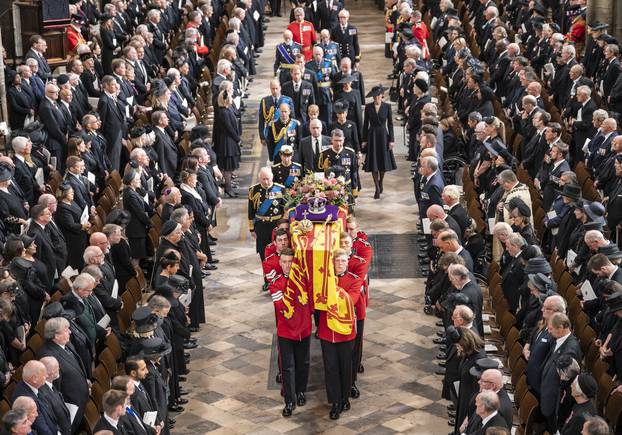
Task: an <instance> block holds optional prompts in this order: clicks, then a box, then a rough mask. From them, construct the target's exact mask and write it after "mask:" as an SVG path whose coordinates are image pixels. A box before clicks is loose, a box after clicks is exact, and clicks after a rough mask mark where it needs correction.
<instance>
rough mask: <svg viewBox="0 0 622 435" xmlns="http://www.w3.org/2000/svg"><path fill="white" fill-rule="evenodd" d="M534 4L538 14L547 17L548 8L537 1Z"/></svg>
mask: <svg viewBox="0 0 622 435" xmlns="http://www.w3.org/2000/svg"><path fill="white" fill-rule="evenodd" d="M533 3H534V5H533V9H534V10H535V11H536V12H537V13H539V14H540V15H546V12H547V10H546V8H545V7H544V5H542V3H540V2H537V1H536V2H533Z"/></svg>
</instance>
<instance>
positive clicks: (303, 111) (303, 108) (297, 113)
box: [282, 80, 315, 124]
mask: <svg viewBox="0 0 622 435" xmlns="http://www.w3.org/2000/svg"><path fill="white" fill-rule="evenodd" d="M282 92H283V95H286V96H288V97H290V98H291V99H292V101H293V102H294V113H293V114H292V117H293V118H296V119H297V120H299V121H300V122H301V123H302V124H304V123H306V122H307V121H308V119H309V114H308V109H309V106H310V105H311V104H315V92H314V90H313V85H312V84H311V83H310V82H308V81H306V80H302V81H301V82H300V87H299V89H298V92H294V82H292V81H289V82H286V83H284V84H283V91H282Z"/></svg>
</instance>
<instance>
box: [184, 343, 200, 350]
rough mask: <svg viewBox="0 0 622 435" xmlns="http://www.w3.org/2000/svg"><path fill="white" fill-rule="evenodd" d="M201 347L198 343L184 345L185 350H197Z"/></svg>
mask: <svg viewBox="0 0 622 435" xmlns="http://www.w3.org/2000/svg"><path fill="white" fill-rule="evenodd" d="M197 347H199V345H198V344H196V343H184V349H196V348H197Z"/></svg>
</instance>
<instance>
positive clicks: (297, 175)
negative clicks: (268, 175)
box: [272, 162, 304, 187]
mask: <svg viewBox="0 0 622 435" xmlns="http://www.w3.org/2000/svg"><path fill="white" fill-rule="evenodd" d="M272 175H273V178H272V180H273V181H274V182H275V183H278V184H282V185H283V186H285V187H292V186H293V185H294V183H295V182H296V181H298V180H300V179H301V178H302V177H303V175H304V174H303V173H302V166H301V165H300V163H298V162H292V164H291V165H289V166H285V165H284V164H283V162H281V163H277V164H276V165H273V166H272Z"/></svg>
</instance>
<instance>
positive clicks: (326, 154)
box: [320, 129, 359, 192]
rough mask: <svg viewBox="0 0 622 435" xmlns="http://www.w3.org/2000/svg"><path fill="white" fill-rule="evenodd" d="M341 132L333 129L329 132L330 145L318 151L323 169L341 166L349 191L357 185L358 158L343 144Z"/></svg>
mask: <svg viewBox="0 0 622 435" xmlns="http://www.w3.org/2000/svg"><path fill="white" fill-rule="evenodd" d="M343 141H344V137H343V132H342V131H341V130H339V129H335V130H333V131H332V132H331V147H330V148H329V149H327V150H324V151H322V152H321V153H320V167H321V168H322V169H324V170H326V169H329V168H331V167H334V166H338V167H341V168H343V174H341V175H343V177H344V179H345V183H346V186H348V189H349V190H350V192H352V191H353V190H356V188H357V186H358V167H359V165H358V159H357V158H356V152H355V151H354V150H353V149H352V148H345V147H344V146H343Z"/></svg>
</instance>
